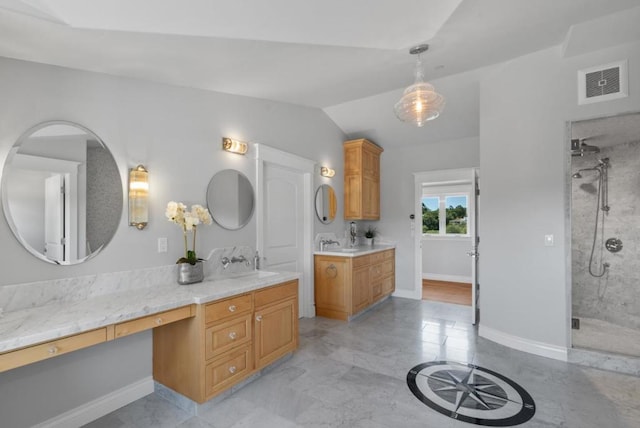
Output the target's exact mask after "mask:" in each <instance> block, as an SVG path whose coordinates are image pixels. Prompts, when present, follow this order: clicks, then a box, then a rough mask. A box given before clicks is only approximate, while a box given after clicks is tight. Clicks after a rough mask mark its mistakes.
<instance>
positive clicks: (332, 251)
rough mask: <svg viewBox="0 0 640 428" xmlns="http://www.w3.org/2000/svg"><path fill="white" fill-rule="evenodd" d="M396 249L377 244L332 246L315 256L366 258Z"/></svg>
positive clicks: (392, 246)
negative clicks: (368, 255)
mask: <svg viewBox="0 0 640 428" xmlns="http://www.w3.org/2000/svg"><path fill="white" fill-rule="evenodd" d="M393 248H396V246H395V245H393V244H375V245H364V246H358V247H353V248H350V247H338V246H332V248H329V249H328V250H325V251H315V252H314V253H313V254H315V255H318V256H338V257H359V256H366V255H367V254H373V253H378V252H380V251H385V250H391V249H393Z"/></svg>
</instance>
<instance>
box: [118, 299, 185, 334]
mask: <svg viewBox="0 0 640 428" xmlns="http://www.w3.org/2000/svg"><path fill="white" fill-rule="evenodd" d="M191 309H192V308H191V305H189V306H183V307H181V308H177V309H172V310H170V311H165V312H160V313H159V314H154V315H149V316H146V317H142V318H136V319H134V320H131V321H127V322H123V323H120V324H116V325H115V336H116V338H118V337H124V336H128V335H130V334H134V333H138V332H140V331H143V330H149V329H151V328H155V327H160V326H161V325H165V324H169V323H172V322H176V321H180V320H183V319H185V318H189V317H191V316H192V310H191Z"/></svg>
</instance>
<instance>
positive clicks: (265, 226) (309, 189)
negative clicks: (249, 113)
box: [255, 144, 315, 317]
mask: <svg viewBox="0 0 640 428" xmlns="http://www.w3.org/2000/svg"><path fill="white" fill-rule="evenodd" d="M255 150H256V160H257V163H256V166H257V171H256V173H257V179H258V185H257V188H258V189H260V190H259V191H258V192H257V194H256V199H257V205H256V218H257V221H256V226H257V239H256V248H257V249H258V250H259V251H260V254H262V255H263V256H264V257H265V260H264V266H265V268H266V269H270V270H286V271H293V272H300V273H301V278H300V281H299V282H298V286H299V288H298V293H299V294H298V295H299V300H298V302H299V308H298V309H299V312H298V314H299V315H300V316H301V317H313V316H315V305H314V293H313V237H312V235H313V174H314V170H315V162H314V161H312V160H309V159H305V158H302V157H300V156H296V155H293V154H291V153H287V152H284V151H282V150H278V149H274V148H272V147H269V146H266V145H264V144H256V146H255Z"/></svg>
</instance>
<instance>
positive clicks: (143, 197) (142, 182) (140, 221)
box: [129, 165, 149, 230]
mask: <svg viewBox="0 0 640 428" xmlns="http://www.w3.org/2000/svg"><path fill="white" fill-rule="evenodd" d="M148 221H149V172H148V171H147V170H146V168H145V167H144V166H142V165H138V166H137V167H135V168H132V169H131V170H129V226H135V227H137V228H138V229H139V230H142V229H144V228H145V226H146V225H147V223H148Z"/></svg>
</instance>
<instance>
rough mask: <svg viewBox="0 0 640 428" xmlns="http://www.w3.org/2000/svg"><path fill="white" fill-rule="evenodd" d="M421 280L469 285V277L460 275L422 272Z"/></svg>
mask: <svg viewBox="0 0 640 428" xmlns="http://www.w3.org/2000/svg"><path fill="white" fill-rule="evenodd" d="M422 279H431V280H433V281H449V282H464V283H467V284H470V283H471V277H470V276H462V275H441V274H439V273H425V272H422Z"/></svg>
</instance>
